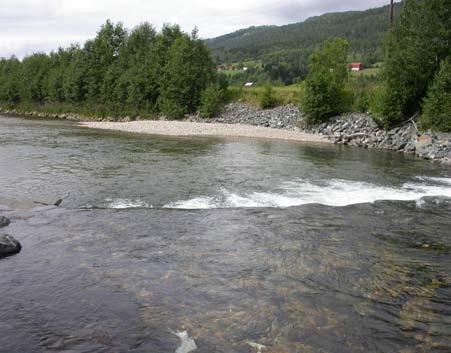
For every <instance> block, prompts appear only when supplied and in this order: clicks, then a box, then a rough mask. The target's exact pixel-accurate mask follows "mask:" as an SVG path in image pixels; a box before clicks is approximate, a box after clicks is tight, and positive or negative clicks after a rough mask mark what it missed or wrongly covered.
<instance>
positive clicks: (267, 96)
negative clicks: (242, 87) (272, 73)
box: [259, 85, 277, 109]
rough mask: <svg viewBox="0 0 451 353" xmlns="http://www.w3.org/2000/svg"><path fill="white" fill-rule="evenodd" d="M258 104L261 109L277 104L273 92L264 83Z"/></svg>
mask: <svg viewBox="0 0 451 353" xmlns="http://www.w3.org/2000/svg"><path fill="white" fill-rule="evenodd" d="M259 104H260V107H261V108H262V109H269V108H273V107H275V106H276V105H277V98H276V95H275V92H274V90H273V88H272V87H271V86H270V85H265V86H264V87H263V91H262V92H261V94H260V96H259Z"/></svg>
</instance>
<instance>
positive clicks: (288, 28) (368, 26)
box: [206, 1, 403, 62]
mask: <svg viewBox="0 0 451 353" xmlns="http://www.w3.org/2000/svg"><path fill="white" fill-rule="evenodd" d="M387 2H388V1H387ZM402 6H403V3H402V2H400V3H395V15H396V16H397V15H398V14H399V12H400V9H401V7H402ZM389 12H390V6H384V7H380V8H374V9H370V10H366V11H349V12H340V13H329V14H325V15H322V16H317V17H312V18H309V19H307V20H306V21H304V22H300V23H294V24H289V25H284V26H260V27H249V28H246V29H242V30H239V31H236V32H233V33H230V34H226V35H223V36H220V37H217V38H212V39H208V40H206V43H207V45H208V46H209V47H210V48H211V50H212V52H213V55H214V57H216V58H217V59H218V61H220V62H232V61H241V60H246V59H253V60H255V59H265V57H267V56H268V55H269V56H274V55H277V53H279V54H280V53H284V52H286V51H291V52H292V51H303V52H311V51H312V50H313V49H314V48H315V47H317V46H318V45H320V44H321V43H322V42H324V40H326V39H328V38H331V37H342V38H346V39H347V40H348V41H349V43H350V51H351V53H352V54H354V55H356V56H359V57H360V58H362V60H363V61H365V60H366V61H369V62H375V61H378V60H380V59H381V56H382V51H381V49H380V46H381V43H382V41H383V38H384V37H385V35H386V33H387V31H388V29H389V26H390V23H389V22H390V19H389Z"/></svg>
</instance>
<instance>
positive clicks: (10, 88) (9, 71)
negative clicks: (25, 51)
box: [0, 57, 21, 103]
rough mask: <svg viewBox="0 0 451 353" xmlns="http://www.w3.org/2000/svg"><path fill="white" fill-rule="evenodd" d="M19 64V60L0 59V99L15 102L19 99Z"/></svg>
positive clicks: (13, 58)
mask: <svg viewBox="0 0 451 353" xmlns="http://www.w3.org/2000/svg"><path fill="white" fill-rule="evenodd" d="M20 77H21V66H20V62H19V60H17V59H16V58H15V57H12V58H11V59H9V60H5V59H0V101H4V102H10V103H17V102H18V101H19V100H20V92H19V85H20Z"/></svg>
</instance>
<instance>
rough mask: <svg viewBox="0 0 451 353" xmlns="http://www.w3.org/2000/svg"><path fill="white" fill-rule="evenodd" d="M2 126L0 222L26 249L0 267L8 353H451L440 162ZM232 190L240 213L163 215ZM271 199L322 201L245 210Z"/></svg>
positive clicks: (446, 212) (0, 325) (222, 199)
mask: <svg viewBox="0 0 451 353" xmlns="http://www.w3.org/2000/svg"><path fill="white" fill-rule="evenodd" d="M0 123H1V124H0V188H1V190H2V192H1V194H0V204H8V205H10V206H11V208H12V209H10V210H7V209H6V208H5V207H3V208H0V210H1V213H2V214H6V215H8V216H9V217H10V218H11V220H12V223H11V225H10V226H9V227H8V228H5V229H6V230H7V231H8V232H9V233H10V234H12V235H14V236H15V237H17V238H18V239H20V240H21V242H22V245H23V251H22V253H20V254H19V255H17V256H14V257H9V258H6V259H2V260H1V261H0V268H1V270H2V275H1V276H0V296H1V298H2V304H3V305H2V312H1V314H0V329H1V331H2V335H0V352H10V353H15V352H17V353H19V352H20V353H22V352H142V353H150V352H189V351H192V352H203V353H207V352H208V353H211V352H237V353H238V352H239V353H241V352H243V353H244V352H253V353H255V352H272V353H275V352H278V353H285V352H288V353H291V352H321V353H322V352H330V353H341V352H343V353H345V352H346V353H347V352H400V353H410V352H445V351H449V350H451V273H450V271H449V269H450V268H451V235H450V232H449V227H450V219H451V201H450V198H449V196H450V195H449V192H450V185H449V181H450V178H449V177H450V170H449V169H447V167H445V166H441V165H435V164H431V163H428V162H423V161H417V160H411V159H404V158H403V157H401V156H398V155H395V154H387V153H379V152H374V153H373V152H372V151H361V150H358V149H352V148H350V149H340V148H337V147H336V146H325V147H315V148H316V149H318V154H319V157H318V160H319V161H321V159H323V158H326V159H327V157H324V156H329V154H333V155H335V157H336V158H335V159H334V162H331V163H329V162H327V163H322V162H317V161H314V159H315V158H314V151H315V148H310V147H308V150H309V151H308V152H306V153H307V154H309V157H307V156H306V155H305V154H304V152H305V150H306V149H307V146H305V145H299V144H293V143H284V142H259V141H251V140H248V141H246V140H244V141H243V140H214V139H207V140H203V139H195V140H193V141H189V140H186V139H183V140H179V139H169V140H165V139H154V138H143V137H134V136H131V135H122V134H120V135H116V134H111V133H97V132H93V131H91V130H81V129H78V128H76V127H73V126H71V125H66V124H61V123H56V122H47V123H44V124H38V123H36V122H29V121H24V120H18V119H2V120H0ZM5 126H6V127H7V129H6V128H5ZM55 141H56V142H55ZM55 143H56V145H57V146H56V147H54V145H55ZM50 145H51V146H52V147H51V148H50ZM165 145H166V147H167V149H166V148H165ZM184 146H185V147H186V150H191V152H189V153H180V154H179V153H177V152H174V149H175V150H177V149H184ZM186 150H185V152H186ZM303 151H304V152H303ZM348 152H349V159H348V158H347V157H346V156H347V153H348ZM384 160H386V161H387V164H389V165H392V166H391V167H390V168H388V167H387V168H386V169H384V168H381V166H383V165H384ZM393 160H397V163H396V164H395V163H393V162H392V161H393ZM74 161H77V163H74ZM376 161H377V162H376ZM15 172H20V174H17V175H15ZM224 190H226V191H228V192H229V193H230V192H232V193H233V194H234V195H235V196H236V197H241V198H242V199H237V198H235V202H241V204H235V205H231V206H241V207H243V206H246V207H248V208H220V209H192V210H189V209H175V208H164V206H166V205H171V204H172V205H173V206H174V203H177V202H188V201H189V200H196V199H201V198H204V199H203V200H204V201H205V200H209V202H210V203H212V204H211V205H210V206H211V207H214V206H218V205H219V206H220V207H226V206H228V205H229V204H228V202H230V200H228V199H227V197H230V195H229V196H228V195H227V194H226V193H225V192H224ZM63 194H69V196H68V197H67V198H66V199H65V200H64V203H63V206H64V207H63V208H54V207H39V208H33V209H28V208H30V207H33V204H32V203H30V202H25V201H23V200H33V199H36V198H39V199H44V200H47V199H50V200H52V199H56V198H58V197H60V195H63ZM363 194H364V195H366V196H365V197H369V198H370V199H362V198H361V197H362V195H363ZM262 195H266V196H265V197H266V198H264V197H263V196H262ZM268 195H271V196H272V197H275V196H277V197H281V195H282V196H284V197H287V198H288V199H290V200H292V199H295V198H297V201H298V204H299V202H301V201H302V200H306V199H308V198H310V199H309V200H310V201H312V202H313V201H314V202H320V203H323V204H310V202H309V204H306V205H303V206H297V207H291V208H264V207H260V206H290V205H281V204H274V205H268V204H250V203H249V204H244V203H245V202H250V201H252V202H256V197H257V196H259V197H260V198H261V200H268ZM359 195H360V196H359ZM387 195H391V196H392V197H391V199H392V201H375V200H379V199H381V198H387ZM446 196H448V197H446ZM201 200H202V199H201ZM333 200H342V201H343V202H344V201H346V202H345V203H343V204H351V205H349V206H345V207H332V206H327V205H326V204H333V203H332V201H333ZM400 200H404V201H400ZM366 201H374V202H372V203H363V204H354V203H356V202H366ZM120 202H121V203H120ZM301 203H305V202H301ZM185 208H187V207H185ZM204 208H206V207H204ZM192 349H195V350H192Z"/></svg>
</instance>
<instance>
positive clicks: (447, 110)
mask: <svg viewBox="0 0 451 353" xmlns="http://www.w3.org/2000/svg"><path fill="white" fill-rule="evenodd" d="M420 124H421V127H422V128H424V129H432V130H438V131H444V132H451V64H450V62H449V59H448V58H447V59H446V60H443V61H442V63H441V65H440V70H439V71H438V72H437V74H436V75H435V78H434V81H433V82H432V84H431V85H430V87H429V90H428V94H427V97H426V98H425V99H424V102H423V115H422V116H421V120H420Z"/></svg>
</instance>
